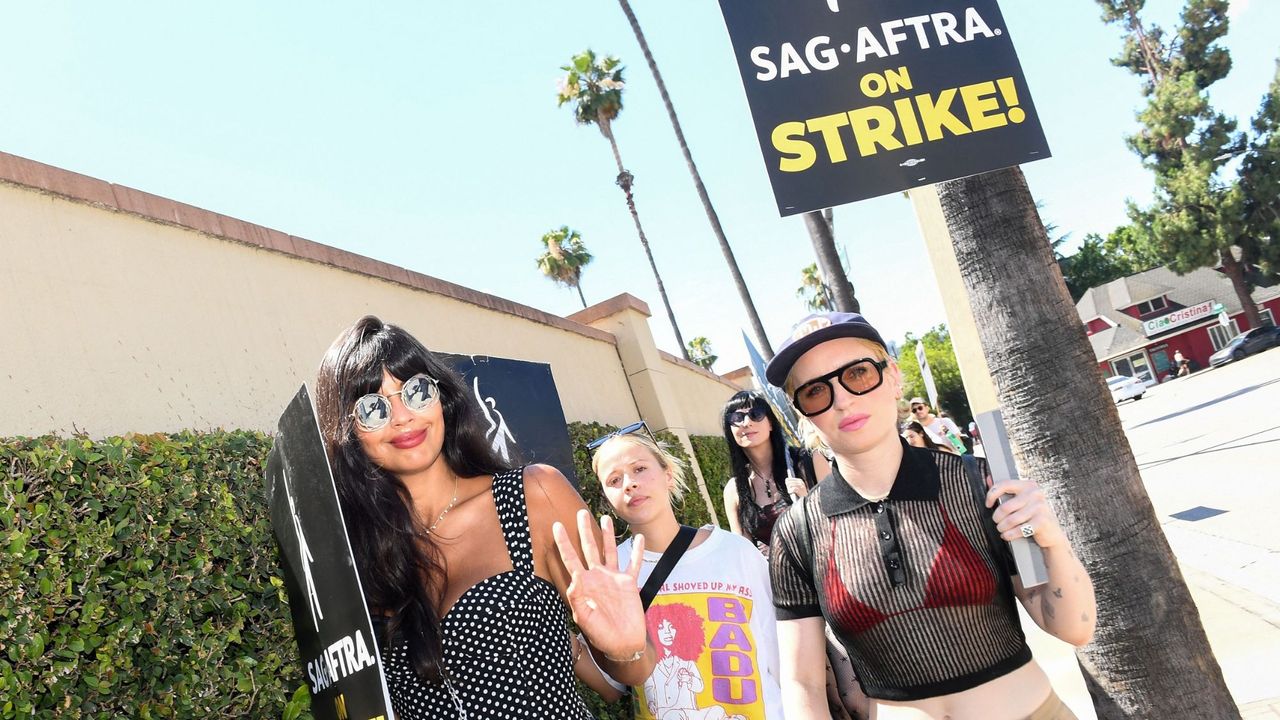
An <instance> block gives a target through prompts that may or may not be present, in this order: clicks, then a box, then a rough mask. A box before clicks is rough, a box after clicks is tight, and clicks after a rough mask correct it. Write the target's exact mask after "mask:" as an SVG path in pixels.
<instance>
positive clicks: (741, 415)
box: [729, 406, 769, 425]
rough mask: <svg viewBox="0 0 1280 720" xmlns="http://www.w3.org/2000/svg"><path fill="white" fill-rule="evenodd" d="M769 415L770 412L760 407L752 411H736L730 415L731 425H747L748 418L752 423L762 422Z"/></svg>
mask: <svg viewBox="0 0 1280 720" xmlns="http://www.w3.org/2000/svg"><path fill="white" fill-rule="evenodd" d="M768 413H769V411H768V410H765V409H764V408H762V407H758V406H757V407H753V408H751V409H750V410H734V411H733V412H731V413H729V424H730V425H746V424H747V418H751V422H760V421H761V420H763V419H764V417H765V415H767V414H768Z"/></svg>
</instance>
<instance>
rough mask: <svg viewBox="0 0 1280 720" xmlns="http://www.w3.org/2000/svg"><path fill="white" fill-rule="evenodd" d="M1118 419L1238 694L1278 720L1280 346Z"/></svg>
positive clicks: (1245, 704) (1149, 398)
mask: <svg viewBox="0 0 1280 720" xmlns="http://www.w3.org/2000/svg"><path fill="white" fill-rule="evenodd" d="M1120 417H1121V420H1122V421H1123V423H1124V427H1125V432H1126V433H1127V434H1128V436H1129V442H1130V444H1131V445H1132V447H1133V451H1134V457H1135V458H1137V460H1138V467H1139V468H1140V469H1141V471H1142V478H1143V480H1144V481H1145V484H1146V487H1147V493H1148V494H1149V495H1150V496H1151V501H1152V503H1153V504H1154V505H1155V509H1156V514H1157V515H1158V516H1159V517H1160V519H1161V523H1162V525H1163V527H1164V531H1165V535H1166V537H1168V539H1169V544H1170V546H1171V547H1172V548H1173V551H1174V553H1175V554H1176V555H1177V557H1178V561H1179V563H1180V564H1181V566H1182V569H1183V573H1184V575H1185V576H1186V579H1187V582H1188V584H1189V585H1190V586H1191V590H1192V593H1193V595H1194V596H1195V599H1196V604H1197V605H1198V606H1199V608H1200V612H1201V615H1202V618H1203V621H1204V625H1205V630H1206V631H1207V632H1208V634H1209V641H1210V642H1211V643H1212V644H1213V647H1214V653H1215V654H1216V655H1217V657H1218V662H1219V663H1220V664H1221V665H1222V671H1223V673H1224V675H1225V677H1226V680H1227V685H1228V687H1230V689H1231V692H1232V695H1233V696H1234V697H1235V699H1236V702H1237V703H1239V704H1240V705H1241V706H1242V708H1245V709H1246V710H1247V711H1248V712H1247V716H1248V717H1257V718H1263V717H1276V718H1280V714H1276V713H1275V712H1274V710H1264V708H1268V707H1271V706H1277V705H1280V680H1277V676H1276V673H1277V668H1280V517H1277V512H1278V511H1280V350H1271V351H1268V352H1265V353H1262V354H1260V355H1255V356H1253V357H1250V358H1246V359H1245V360H1243V361H1241V362H1239V363H1233V364H1231V365H1227V366H1225V367H1222V368H1218V369H1213V370H1206V371H1201V372H1199V373H1196V374H1195V375H1192V376H1190V377H1187V378H1182V379H1180V380H1176V381H1174V382H1171V383H1166V384H1164V385H1160V386H1157V387H1155V388H1152V389H1151V391H1150V392H1148V394H1147V395H1146V396H1145V397H1143V399H1141V400H1138V401H1129V402H1126V403H1124V404H1123V405H1121V406H1120ZM1188 511H1190V514H1189V515H1182V516H1181V519H1180V518H1179V517H1175V515H1177V514H1180V513H1185V512H1188ZM1213 513H1217V514H1213ZM1197 518H1199V519H1197ZM1255 711H1261V713H1259V712H1255Z"/></svg>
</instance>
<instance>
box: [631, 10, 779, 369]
mask: <svg viewBox="0 0 1280 720" xmlns="http://www.w3.org/2000/svg"><path fill="white" fill-rule="evenodd" d="M618 4H619V5H621V6H622V12H623V13H625V14H626V16H627V22H629V23H631V32H633V33H635V36H636V41H637V42H639V43H640V51H641V52H643V53H644V59H645V62H647V63H649V72H651V73H653V79H654V81H655V82H657V83H658V94H659V95H661V96H662V104H663V105H665V106H666V108H667V117H669V118H671V127H672V128H673V129H674V130H675V131H676V140H677V141H678V142H679V144H680V152H681V153H682V154H684V161H685V164H686V165H688V166H689V174H690V175H692V176H693V186H694V188H695V189H696V190H697V191H698V198H699V199H700V200H702V209H703V210H705V211H706V213H707V220H708V222H710V223H711V231H712V232H713V233H715V236H716V240H717V241H718V242H719V243H720V252H721V253H723V254H724V261H725V263H727V264H728V265H729V274H730V275H732V276H733V284H734V286H735V287H736V288H737V289H738V297H739V298H741V299H742V306H743V307H744V308H746V310H747V318H748V319H749V320H750V321H751V329H752V331H753V332H754V333H755V336H756V342H757V343H759V344H760V351H761V352H762V353H764V358H765V360H771V359H773V346H772V345H770V344H769V336H768V335H766V334H765V332H764V324H763V323H761V322H760V314H759V313H757V312H756V306H755V303H754V302H752V301H751V292H750V291H748V290H747V281H746V280H745V279H743V277H742V271H741V270H739V269H738V260H737V258H735V257H734V255H733V248H731V247H729V240H728V238H726V237H725V234H724V228H723V227H721V226H720V216H719V215H717V214H716V210H715V208H714V207H712V205H711V198H710V196H708V195H707V188H706V187H705V186H704V185H703V184H702V175H700V174H699V173H698V166H697V165H695V164H694V162H693V155H692V154H691V153H690V152H689V143H687V142H685V139H684V130H683V129H681V127H680V119H679V118H677V117H676V108H675V105H673V104H672V103H671V96H670V95H668V94H667V84H666V83H665V82H663V81H662V73H660V72H658V63H657V62H656V61H655V60H654V59H653V53H652V52H650V51H649V43H648V41H646V40H645V38H644V32H642V31H641V30H640V21H639V20H637V19H636V14H635V13H634V12H633V11H632V10H631V3H629V2H627V0H618Z"/></svg>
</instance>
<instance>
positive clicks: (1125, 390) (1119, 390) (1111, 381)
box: [1107, 375, 1147, 405]
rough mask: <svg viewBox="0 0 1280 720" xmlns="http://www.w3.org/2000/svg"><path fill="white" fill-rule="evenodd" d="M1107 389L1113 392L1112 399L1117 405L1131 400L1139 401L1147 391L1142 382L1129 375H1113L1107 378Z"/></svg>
mask: <svg viewBox="0 0 1280 720" xmlns="http://www.w3.org/2000/svg"><path fill="white" fill-rule="evenodd" d="M1107 388H1108V389H1109V390H1111V399H1112V400H1114V401H1115V402H1116V404H1117V405H1119V404H1120V402H1121V401H1123V400H1128V399H1129V398H1133V399H1134V400H1137V399H1139V398H1141V397H1142V394H1143V393H1145V392H1146V391H1147V386H1146V385H1144V384H1143V383H1142V381H1141V380H1139V379H1138V378H1135V377H1129V376H1128V375H1112V376H1111V377H1109V378H1107Z"/></svg>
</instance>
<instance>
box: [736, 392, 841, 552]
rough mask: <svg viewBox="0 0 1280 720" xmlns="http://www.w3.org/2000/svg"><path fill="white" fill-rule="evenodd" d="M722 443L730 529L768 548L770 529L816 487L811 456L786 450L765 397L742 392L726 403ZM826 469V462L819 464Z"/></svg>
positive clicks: (804, 452)
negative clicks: (725, 448)
mask: <svg viewBox="0 0 1280 720" xmlns="http://www.w3.org/2000/svg"><path fill="white" fill-rule="evenodd" d="M723 424H724V439H725V442H726V444H728V446H729V467H730V469H731V470H732V471H733V477H731V478H730V479H729V482H727V483H725V486H724V512H725V516H726V517H728V518H729V529H730V530H732V531H733V532H735V533H737V534H739V535H741V536H743V537H745V538H747V539H748V540H751V541H753V542H755V543H756V544H757V545H758V546H760V547H761V548H762V549H764V550H767V549H768V547H769V537H770V535H771V534H772V533H773V523H774V522H775V521H776V520H777V519H778V516H780V515H782V513H784V512H786V510H787V508H789V507H791V502H792V498H793V497H795V498H798V497H803V496H804V495H805V494H807V493H808V492H809V488H810V487H811V486H812V485H813V484H814V482H816V477H815V475H816V471H815V470H814V460H815V458H814V456H813V455H812V453H810V452H809V451H807V450H804V451H800V450H796V449H794V448H790V447H788V446H787V444H786V441H785V439H784V437H783V432H782V428H781V427H779V425H778V421H777V419H776V418H775V417H774V416H773V411H772V410H770V409H769V403H768V402H767V401H766V400H765V399H764V396H763V395H761V394H760V393H758V392H755V391H752V390H743V391H742V392H739V393H737V394H735V395H734V396H733V397H731V398H729V401H728V402H727V403H725V406H724V414H723ZM820 462H821V463H822V465H823V466H824V467H825V466H826V461H825V458H824V459H822V460H820Z"/></svg>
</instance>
